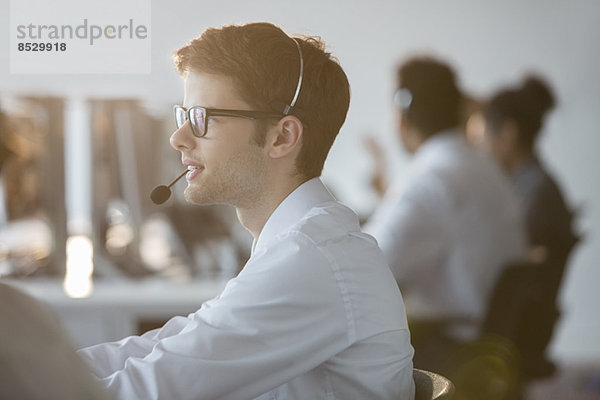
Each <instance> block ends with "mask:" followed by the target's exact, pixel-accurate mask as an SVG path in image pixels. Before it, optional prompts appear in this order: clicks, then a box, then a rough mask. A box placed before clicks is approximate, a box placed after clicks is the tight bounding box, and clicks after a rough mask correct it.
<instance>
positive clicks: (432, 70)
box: [397, 56, 462, 137]
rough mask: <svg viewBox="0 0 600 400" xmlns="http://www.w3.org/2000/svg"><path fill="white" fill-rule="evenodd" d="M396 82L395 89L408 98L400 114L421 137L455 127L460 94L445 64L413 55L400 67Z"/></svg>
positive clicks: (458, 111) (458, 114)
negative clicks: (408, 101) (406, 93)
mask: <svg viewBox="0 0 600 400" xmlns="http://www.w3.org/2000/svg"><path fill="white" fill-rule="evenodd" d="M397 79H398V89H407V90H408V91H409V92H410V94H411V95H412V102H411V103H410V106H408V107H407V108H406V109H405V110H404V114H405V115H406V117H407V118H408V120H409V121H411V122H412V123H413V124H414V125H415V126H416V127H417V128H418V129H419V130H420V132H421V133H422V135H423V136H425V137H429V136H431V135H434V134H436V133H438V132H440V131H443V130H445V129H450V128H454V127H456V126H458V125H459V123H460V115H461V106H462V95H461V93H460V90H459V89H458V87H457V84H456V78H455V75H454V71H452V69H451V68H450V67H449V66H448V65H447V64H445V63H443V62H441V61H438V60H436V59H434V58H432V57H428V56H417V57H415V58H411V59H409V60H407V61H406V62H404V63H403V64H402V65H400V67H399V68H398V72H397Z"/></svg>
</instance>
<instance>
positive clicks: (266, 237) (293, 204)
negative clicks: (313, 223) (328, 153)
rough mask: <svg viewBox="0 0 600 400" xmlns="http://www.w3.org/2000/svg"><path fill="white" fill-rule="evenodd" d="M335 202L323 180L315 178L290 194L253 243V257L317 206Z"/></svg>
mask: <svg viewBox="0 0 600 400" xmlns="http://www.w3.org/2000/svg"><path fill="white" fill-rule="evenodd" d="M328 201H335V198H334V197H333V195H332V194H331V193H329V191H328V190H327V188H326V187H325V185H324V184H323V182H321V179H319V178H313V179H311V180H309V181H306V182H304V183H303V184H301V185H300V186H298V187H297V188H296V189H295V190H294V191H293V192H292V193H290V194H289V195H288V196H287V197H286V198H285V199H284V200H283V201H282V202H281V204H279V206H278V207H277V208H276V209H275V211H273V214H271V216H270V217H269V219H268V220H267V223H266V224H265V226H264V227H263V229H262V231H261V233H260V234H259V236H258V238H257V239H255V240H254V242H253V243H252V253H251V256H252V255H254V254H255V253H256V252H258V251H259V250H260V249H261V248H262V247H264V246H265V244H266V243H268V242H269V241H270V240H271V239H272V238H273V237H275V236H276V235H278V234H279V233H281V232H284V231H285V230H286V229H288V228H289V227H291V226H292V225H294V224H295V223H297V222H298V221H299V220H301V219H302V217H304V215H306V213H307V212H308V211H309V210H310V209H311V208H313V207H314V206H315V205H317V204H320V203H324V202H328Z"/></svg>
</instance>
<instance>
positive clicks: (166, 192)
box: [150, 169, 188, 204]
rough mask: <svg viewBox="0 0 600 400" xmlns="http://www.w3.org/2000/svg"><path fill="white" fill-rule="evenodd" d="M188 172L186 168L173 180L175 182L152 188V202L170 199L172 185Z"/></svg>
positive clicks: (159, 202)
mask: <svg viewBox="0 0 600 400" xmlns="http://www.w3.org/2000/svg"><path fill="white" fill-rule="evenodd" d="M187 173H188V170H187V169H186V170H185V171H183V172H182V173H181V175H179V176H178V177H177V178H175V180H173V182H171V183H169V185H168V186H165V185H160V186H157V187H155V188H154V190H152V193H150V199H151V200H152V202H153V203H154V204H162V203H164V202H165V201H167V200H169V197H171V186H173V185H174V184H176V183H177V181H178V180H180V179H181V178H183V176H184V175H185V174H187Z"/></svg>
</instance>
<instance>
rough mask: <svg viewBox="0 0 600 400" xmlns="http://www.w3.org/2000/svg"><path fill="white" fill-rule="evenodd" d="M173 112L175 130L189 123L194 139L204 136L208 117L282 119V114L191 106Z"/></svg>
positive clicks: (179, 107) (176, 108)
mask: <svg viewBox="0 0 600 400" xmlns="http://www.w3.org/2000/svg"><path fill="white" fill-rule="evenodd" d="M173 111H174V112H175V123H176V124H177V129H179V128H181V127H182V126H183V125H184V124H185V123H186V121H187V120H189V121H190V126H191V127H192V133H193V134H194V136H196V137H199V138H201V137H203V136H206V132H207V131H208V125H207V121H208V119H209V118H210V117H212V116H215V117H235V118H246V119H266V118H283V117H284V115H283V114H276V113H273V112H268V111H251V110H224V109H220V108H206V107H200V106H193V107H190V108H189V109H185V108H184V107H181V106H175V107H173Z"/></svg>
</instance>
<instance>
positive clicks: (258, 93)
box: [80, 23, 414, 400]
mask: <svg viewBox="0 0 600 400" xmlns="http://www.w3.org/2000/svg"><path fill="white" fill-rule="evenodd" d="M175 62H176V66H177V68H178V70H179V72H180V73H181V74H182V76H183V78H184V82H185V83H184V88H185V95H184V102H183V104H184V105H183V106H176V107H175V112H176V122H177V127H178V129H177V130H176V131H175V132H174V133H173V134H172V135H171V139H170V140H171V145H172V147H173V148H174V149H176V150H178V151H179V152H180V153H181V157H182V163H183V164H184V166H185V167H186V168H187V169H188V170H189V172H188V173H187V175H186V179H187V182H188V186H187V188H186V189H185V198H186V200H187V201H188V202H190V203H193V204H196V205H204V204H214V203H225V204H229V205H232V206H234V207H235V208H236V212H237V215H238V219H239V220H240V222H241V224H242V225H243V226H244V227H245V228H246V229H247V230H248V231H250V233H251V234H252V236H253V237H254V243H253V246H252V254H251V256H250V259H249V260H248V262H247V263H246V265H245V266H244V268H243V269H242V271H241V272H240V273H239V274H238V275H237V276H236V277H235V278H233V279H232V280H230V281H229V282H228V284H227V285H226V287H225V289H224V291H223V292H222V293H221V294H220V295H219V296H218V297H216V298H215V299H213V300H210V301H208V302H206V303H204V304H203V305H202V307H201V308H200V309H199V310H198V311H196V312H195V313H192V314H190V315H188V316H187V317H174V318H172V319H171V320H169V321H168V322H167V323H166V324H165V325H164V326H163V327H162V328H160V329H156V330H153V331H150V332H147V333H145V334H144V335H142V336H132V337H129V338H126V339H123V340H121V341H119V342H115V343H106V344H100V345H97V346H92V347H89V348H86V349H83V350H81V351H80V354H82V355H83V356H84V357H85V358H86V360H87V361H88V362H89V365H90V366H91V367H92V369H93V371H94V373H95V374H96V375H97V376H98V378H100V380H101V382H102V384H103V385H105V386H106V387H107V388H109V390H110V392H111V393H114V394H115V395H116V396H117V397H118V398H123V399H133V398H164V399H199V398H202V399H252V398H257V399H325V398H328V399H329V398H332V399H333V398H335V399H373V400H374V399H382V400H383V399H412V398H413V395H414V382H413V379H412V371H413V370H412V355H413V349H412V347H411V345H410V335H409V331H408V325H407V321H406V315H405V312H404V305H403V302H402V297H401V294H400V291H399V290H398V287H397V286H396V285H395V283H394V280H393V276H392V274H391V272H390V271H389V268H388V266H387V264H386V262H385V259H384V257H383V254H382V253H381V250H380V249H379V248H378V247H377V244H376V242H375V240H374V239H373V238H372V237H371V236H369V235H366V234H364V233H362V232H361V231H360V225H359V222H358V217H357V215H356V214H355V213H354V212H353V211H352V210H350V209H349V208H347V207H345V206H343V205H342V204H340V203H338V202H337V201H335V199H334V198H333V196H332V195H331V194H330V193H329V192H328V190H327V189H326V188H325V186H324V185H323V183H322V182H321V180H320V179H319V176H320V174H321V170H322V168H323V163H324V162H325V158H326V157H327V153H328V152H329V149H330V147H331V145H332V144H333V141H334V139H335V137H336V135H337V134H338V131H339V130H340V127H341V126H342V124H343V122H344V120H345V118H346V113H347V110H348V105H349V101H350V91H349V84H348V80H347V78H346V75H345V73H344V71H343V70H342V68H341V66H340V65H339V64H338V63H337V61H336V60H335V59H334V58H333V57H332V56H331V54H330V53H328V52H326V51H325V46H324V44H323V42H321V41H320V40H319V39H317V38H311V37H299V36H295V37H290V36H288V35H286V34H285V33H284V32H283V31H282V30H281V29H279V28H278V27H276V26H274V25H272V24H268V23H253V24H247V25H243V26H225V27H222V28H219V29H215V28H211V29H208V30H206V31H205V32H204V33H203V34H202V35H201V36H200V37H199V38H197V39H194V40H192V41H191V42H190V43H189V44H187V45H186V46H184V47H183V48H181V49H179V50H178V51H177V52H176V56H175ZM290 100H291V101H290ZM198 223H201V222H200V221H199V222H198Z"/></svg>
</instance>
